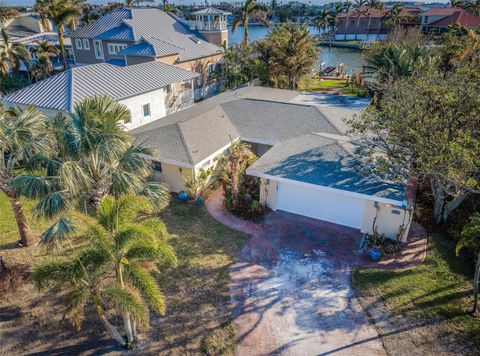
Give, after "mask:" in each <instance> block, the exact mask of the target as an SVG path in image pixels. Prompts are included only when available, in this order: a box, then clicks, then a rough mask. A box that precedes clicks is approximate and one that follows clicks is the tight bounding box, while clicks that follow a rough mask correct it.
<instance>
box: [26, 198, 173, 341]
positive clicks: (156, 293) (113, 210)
mask: <svg viewBox="0 0 480 356" xmlns="http://www.w3.org/2000/svg"><path fill="white" fill-rule="evenodd" d="M151 213H152V211H151V207H150V204H149V202H148V200H147V199H145V198H144V199H142V198H139V197H134V196H123V197H121V198H119V199H117V200H116V199H114V198H113V197H105V198H104V199H103V200H102V201H101V204H100V210H99V212H98V214H97V222H96V223H95V224H89V229H88V231H89V232H88V238H89V239H90V241H91V243H90V246H91V247H89V248H87V249H85V250H84V251H83V252H81V253H80V254H79V255H78V256H74V257H70V258H68V259H55V260H50V261H47V262H43V263H41V264H39V265H36V266H35V267H34V270H33V274H32V278H33V280H34V281H35V283H36V284H37V286H38V287H39V288H48V287H60V288H63V289H66V290H67V291H68V294H67V298H66V302H67V316H68V317H69V319H70V320H71V322H72V323H73V325H74V326H75V327H76V328H77V330H78V329H79V328H80V326H81V321H82V320H83V318H84V316H85V307H86V305H87V303H88V302H89V300H90V301H91V302H93V304H94V305H95V310H96V312H97V315H98V317H99V318H100V321H101V322H102V324H103V325H104V327H105V329H106V330H107V331H108V332H109V333H110V335H111V336H112V338H114V339H115V340H116V341H117V342H118V343H120V345H122V346H128V345H130V344H131V343H132V342H133V341H134V340H135V339H136V336H137V325H138V326H139V327H143V328H146V327H147V326H148V323H149V308H150V309H152V310H153V311H155V312H156V313H159V314H161V315H163V314H164V313H165V298H164V296H163V295H162V293H161V291H160V288H159V286H158V284H157V281H156V280H155V278H154V277H153V276H152V275H151V273H150V269H153V268H154V267H166V266H174V265H175V264H176V262H177V260H176V256H175V253H174V251H173V249H172V248H171V247H170V245H168V243H167V241H166V238H167V232H166V228H165V226H164V224H163V223H162V221H160V220H158V219H154V218H147V219H145V216H146V215H147V216H148V215H149V214H151ZM148 266H151V268H148ZM104 308H108V309H110V310H109V314H112V312H113V314H116V315H119V316H121V317H122V318H123V324H124V332H125V335H126V337H124V336H123V335H122V334H121V332H120V331H119V330H118V328H117V327H115V326H114V325H113V323H112V322H110V321H109V320H108V318H107V313H106V310H105V309H104Z"/></svg>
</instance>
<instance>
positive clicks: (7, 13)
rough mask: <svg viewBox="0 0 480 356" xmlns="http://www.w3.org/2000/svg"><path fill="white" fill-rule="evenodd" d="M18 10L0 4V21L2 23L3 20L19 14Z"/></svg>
mask: <svg viewBox="0 0 480 356" xmlns="http://www.w3.org/2000/svg"><path fill="white" fill-rule="evenodd" d="M19 14H20V13H19V11H18V10H17V9H16V8H14V7H9V6H0V22H1V23H2V24H3V23H4V22H5V20H10V19H13V18H15V17H17V16H18V15H19Z"/></svg>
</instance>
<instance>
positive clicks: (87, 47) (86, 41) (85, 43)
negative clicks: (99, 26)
mask: <svg viewBox="0 0 480 356" xmlns="http://www.w3.org/2000/svg"><path fill="white" fill-rule="evenodd" d="M83 49H84V50H86V51H90V41H89V39H88V38H84V39H83Z"/></svg>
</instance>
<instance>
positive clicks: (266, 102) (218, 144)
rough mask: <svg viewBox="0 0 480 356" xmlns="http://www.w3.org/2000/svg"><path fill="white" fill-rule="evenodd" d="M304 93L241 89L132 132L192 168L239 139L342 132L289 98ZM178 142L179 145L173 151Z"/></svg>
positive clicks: (273, 139)
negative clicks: (171, 133)
mask: <svg viewBox="0 0 480 356" xmlns="http://www.w3.org/2000/svg"><path fill="white" fill-rule="evenodd" d="M298 95H299V93H298V92H296V91H289V90H280V89H271V88H260V87H248V88H242V89H237V90H234V91H230V92H225V93H222V94H220V95H216V96H214V97H212V98H210V99H208V100H205V101H203V102H200V103H198V104H196V105H193V106H191V107H188V108H186V109H184V110H181V111H178V112H176V113H174V114H172V115H169V116H167V117H164V118H161V119H159V120H155V121H154V122H152V123H150V124H147V125H144V126H142V127H139V128H137V129H134V130H132V133H133V134H134V135H135V136H136V137H137V138H138V139H139V140H141V141H142V142H143V141H145V142H146V144H148V145H151V146H153V147H155V148H156V149H157V151H158V159H160V160H167V161H175V162H176V163H177V164H180V165H184V166H186V167H192V166H194V165H195V164H198V163H200V162H202V161H203V160H204V159H206V158H207V157H209V156H210V155H212V154H213V153H215V152H217V151H218V150H220V149H221V148H222V147H225V146H227V145H228V144H229V143H230V142H231V140H235V139H237V138H243V139H247V140H249V141H250V142H263V143H266V144H271V145H273V144H275V143H277V142H279V141H282V140H285V139H290V138H292V137H296V136H301V135H305V134H308V133H310V132H326V133H330V134H336V135H339V134H341V132H340V131H339V130H338V129H337V128H336V127H335V126H334V125H333V124H332V123H331V122H330V120H329V119H328V118H327V117H326V116H325V115H324V114H323V113H322V112H321V110H320V109H318V108H316V107H313V106H308V105H301V104H294V103H289V102H288V101H290V100H292V99H294V98H295V97H297V96H298ZM258 98H262V99H261V100H259V99H258ZM174 127H175V129H174ZM175 130H176V132H178V136H177V137H178V140H177V141H176V142H175V143H172V137H171V136H169V137H167V136H166V133H165V132H166V131H168V132H173V131H175ZM172 146H173V147H176V149H175V150H172V148H171V147H172ZM179 147H183V148H181V149H180V148H179Z"/></svg>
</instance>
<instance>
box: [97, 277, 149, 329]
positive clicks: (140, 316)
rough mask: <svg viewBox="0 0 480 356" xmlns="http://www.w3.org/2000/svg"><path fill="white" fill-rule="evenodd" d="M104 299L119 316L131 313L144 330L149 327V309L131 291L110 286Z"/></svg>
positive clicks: (105, 292) (103, 296)
mask: <svg viewBox="0 0 480 356" xmlns="http://www.w3.org/2000/svg"><path fill="white" fill-rule="evenodd" d="M102 299H103V301H104V302H105V304H106V305H108V306H109V307H110V308H112V309H113V310H115V311H116V312H117V313H119V314H124V313H129V314H130V316H131V317H132V318H133V319H134V320H135V321H136V322H137V323H138V324H139V326H141V327H143V328H145V329H146V328H147V327H148V323H149V320H148V308H147V307H146V305H145V303H144V302H143V301H142V300H140V299H139V298H136V297H135V296H134V295H133V294H132V293H131V292H130V291H128V290H126V289H122V288H120V287H119V286H117V285H115V284H110V285H108V286H107V287H105V289H104V290H103V291H102Z"/></svg>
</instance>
